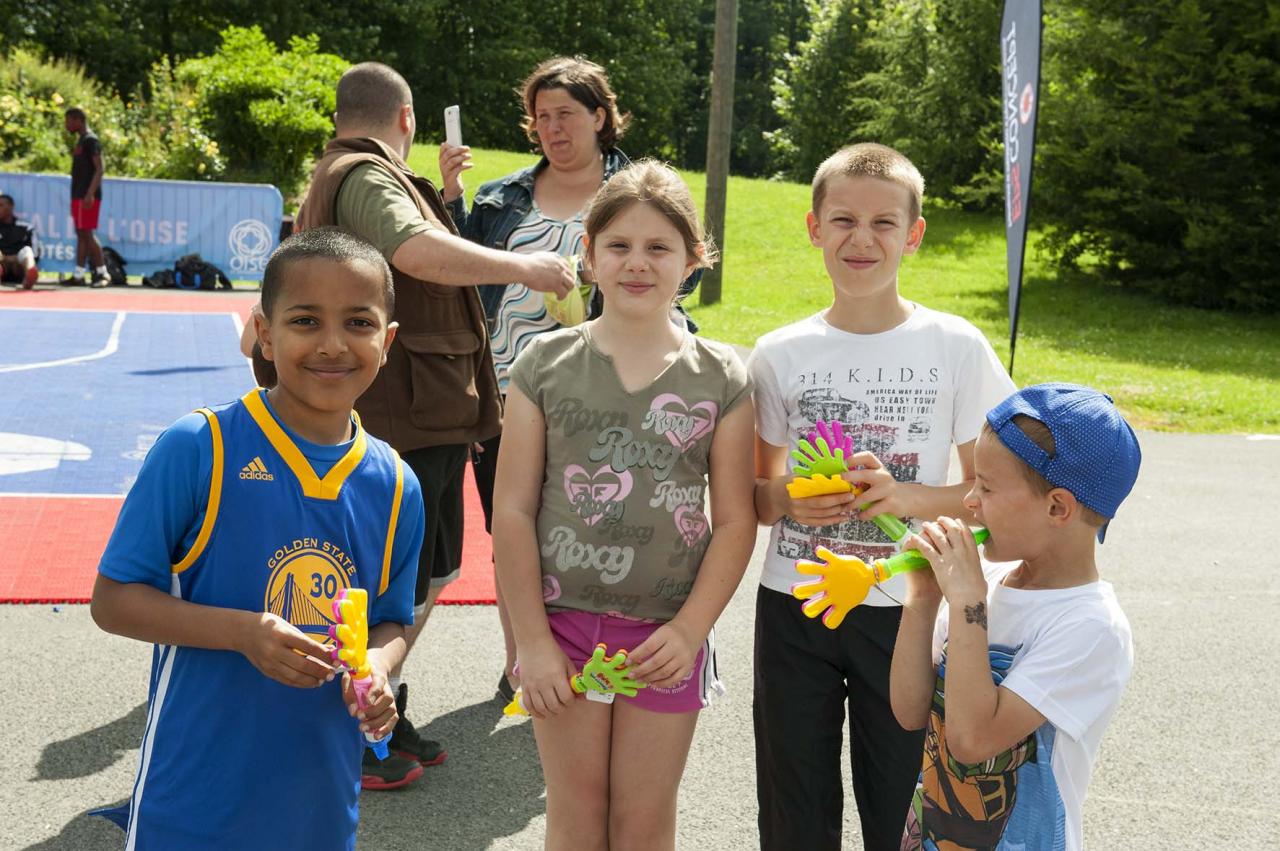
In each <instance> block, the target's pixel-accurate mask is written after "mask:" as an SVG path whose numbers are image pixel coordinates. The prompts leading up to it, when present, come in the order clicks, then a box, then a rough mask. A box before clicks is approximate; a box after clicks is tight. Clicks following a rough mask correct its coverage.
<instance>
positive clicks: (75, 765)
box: [33, 702, 147, 780]
mask: <svg viewBox="0 0 1280 851" xmlns="http://www.w3.org/2000/svg"><path fill="white" fill-rule="evenodd" d="M146 722H147V704H146V703H145V702H144V703H140V704H138V705H137V706H136V707H134V708H133V710H132V711H131V712H130V713H129V714H128V715H125V716H124V717H123V718H117V719H116V720H115V721H112V722H110V723H108V724H104V725H103V726H101V727H97V728H95V729H92V730H86V731H85V732H83V733H77V734H76V735H74V736H72V737H71V738H69V739H63V740H62V741H60V742H50V743H49V744H47V745H45V747H44V750H43V751H42V752H41V753H40V761H39V762H37V763H36V776H35V777H34V778H33V779H35V780H71V779H74V778H76V777H88V776H89V775H91V774H97V773H98V772H99V771H103V770H104V769H107V768H110V767H111V766H112V765H114V764H115V763H116V762H117V761H118V760H119V759H120V758H121V757H122V756H124V755H125V754H126V753H127V752H129V751H136V750H137V749H138V745H139V744H140V743H141V741H142V729H143V727H145V726H146Z"/></svg>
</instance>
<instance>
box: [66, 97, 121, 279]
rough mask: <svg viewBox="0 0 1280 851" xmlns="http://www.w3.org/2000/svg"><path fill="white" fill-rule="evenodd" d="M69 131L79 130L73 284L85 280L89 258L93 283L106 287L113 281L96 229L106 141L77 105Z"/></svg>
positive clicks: (69, 114) (74, 174)
mask: <svg viewBox="0 0 1280 851" xmlns="http://www.w3.org/2000/svg"><path fill="white" fill-rule="evenodd" d="M66 128H67V132H68V133H75V134H76V136H77V137H78V138H77V139H76V147H75V150H73V151H72V152H71V221H72V222H73V223H74V224H75V229H76V271H75V274H74V275H73V276H72V277H71V283H73V284H83V283H84V282H85V280H84V276H85V261H86V260H90V261H92V262H93V273H92V275H91V276H90V278H89V286H92V287H105V286H106V285H107V284H109V283H110V282H111V279H110V276H108V275H107V265H106V262H105V261H104V260H103V258H102V246H101V245H99V244H98V237H97V236H96V235H95V234H94V231H96V230H97V229H98V213H99V211H100V210H101V209H102V175H103V173H104V171H105V168H104V166H103V164H102V143H101V142H99V141H98V136H97V134H95V133H94V132H93V131H92V130H90V129H89V121H88V119H87V118H86V117H85V114H84V110H83V109H81V108H80V107H78V106H73V107H71V108H70V109H68V110H67V112H66Z"/></svg>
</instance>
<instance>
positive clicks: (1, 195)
mask: <svg viewBox="0 0 1280 851" xmlns="http://www.w3.org/2000/svg"><path fill="white" fill-rule="evenodd" d="M0 201H8V202H9V204H10V205H12V206H14V207H16V206H18V202H17V201H15V200H13V196H12V195H10V194H9V193H8V192H0Z"/></svg>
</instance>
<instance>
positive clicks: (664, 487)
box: [649, 482, 706, 511]
mask: <svg viewBox="0 0 1280 851" xmlns="http://www.w3.org/2000/svg"><path fill="white" fill-rule="evenodd" d="M705 490H706V485H684V486H680V485H677V484H676V483H675V482H658V486H657V487H655V488H654V489H653V498H652V499H650V500H649V507H650V508H657V507H658V506H660V505H661V506H664V507H665V508H666V509H667V511H675V510H676V506H679V505H702V494H703V492H704V491H705Z"/></svg>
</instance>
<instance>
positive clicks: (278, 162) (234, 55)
mask: <svg viewBox="0 0 1280 851" xmlns="http://www.w3.org/2000/svg"><path fill="white" fill-rule="evenodd" d="M346 69H347V62H345V61H344V60H343V59H341V58H340V57H337V56H334V55H332V54H326V53H320V51H319V39H317V38H316V37H315V36H307V37H305V38H303V37H298V36H295V37H293V38H291V39H290V40H289V49H288V50H283V51H281V50H277V49H276V47H275V45H274V44H272V43H271V42H270V41H268V40H267V38H266V36H265V35H263V33H262V31H261V30H260V29H258V28H256V27H253V28H250V29H244V28H241V27H228V28H227V30H226V31H225V32H224V33H223V37H222V46H221V47H220V48H219V49H218V50H217V52H215V53H214V54H213V55H211V56H208V57H202V58H199V59H189V60H187V61H186V62H183V63H182V64H181V65H179V66H178V68H177V71H176V73H175V76H176V78H177V80H178V82H179V83H182V84H185V85H187V86H190V87H191V88H192V89H193V90H194V91H195V93H196V102H197V103H198V104H199V123H200V126H202V127H203V128H204V129H205V130H206V131H207V132H208V133H209V135H210V136H212V137H213V138H214V139H215V140H216V141H217V142H218V145H219V148H220V150H221V151H222V154H223V155H224V156H225V157H226V162H227V176H228V177H230V178H232V179H237V180H248V181H252V180H259V181H266V182H271V183H275V184H276V185H278V186H279V187H280V188H281V190H282V191H284V192H285V193H286V194H292V193H294V192H297V191H299V190H301V188H302V186H303V184H304V183H305V181H306V178H307V171H308V169H307V165H308V163H309V161H310V159H311V157H312V156H313V155H314V154H315V153H316V152H317V151H319V150H320V149H321V148H322V147H323V146H324V143H325V142H326V141H328V139H329V138H331V137H332V136H333V120H332V118H331V116H332V115H333V110H334V100H335V95H334V89H335V87H336V86H337V83H338V78H339V77H341V76H342V72H343V71H345V70H346Z"/></svg>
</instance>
